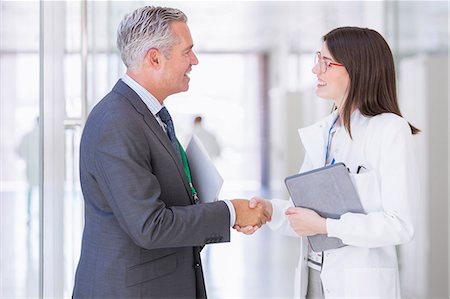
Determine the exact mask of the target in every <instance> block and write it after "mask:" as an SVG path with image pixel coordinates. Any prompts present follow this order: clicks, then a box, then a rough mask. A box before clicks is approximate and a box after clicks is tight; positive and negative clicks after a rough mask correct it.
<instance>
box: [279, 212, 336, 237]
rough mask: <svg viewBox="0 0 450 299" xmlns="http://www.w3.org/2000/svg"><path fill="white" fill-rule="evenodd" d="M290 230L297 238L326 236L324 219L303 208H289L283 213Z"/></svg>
mask: <svg viewBox="0 0 450 299" xmlns="http://www.w3.org/2000/svg"><path fill="white" fill-rule="evenodd" d="M285 214H286V216H287V217H288V219H289V223H290V224H291V227H292V229H293V230H294V231H295V232H296V233H297V235H299V236H314V235H317V234H324V235H326V234H327V233H328V232H327V223H326V219H325V218H322V217H320V215H319V214H317V213H316V212H315V211H313V210H310V209H305V208H289V209H287V210H286V212H285Z"/></svg>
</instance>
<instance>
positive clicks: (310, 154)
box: [238, 27, 419, 298]
mask: <svg viewBox="0 0 450 299" xmlns="http://www.w3.org/2000/svg"><path fill="white" fill-rule="evenodd" d="M312 71H313V73H314V74H315V75H316V76H317V85H316V94H317V95H318V96H319V97H321V98H324V99H331V100H333V101H334V105H335V108H336V109H335V110H334V112H332V113H331V115H329V116H328V117H326V118H325V119H323V120H320V121H319V122H317V123H316V124H314V125H312V126H310V127H307V128H303V129H301V130H299V133H300V137H301V140H302V143H303V145H304V147H305V150H306V154H305V159H304V162H303V165H302V167H301V170H300V173H302V172H306V171H309V170H312V169H316V168H320V167H323V166H327V165H332V164H334V163H337V162H343V163H344V164H345V165H346V166H347V168H348V169H349V171H350V173H351V174H350V175H351V177H352V180H353V183H354V185H355V188H356V190H357V192H358V195H359V198H360V201H361V203H362V206H363V208H364V212H365V213H364V214H362V213H350V212H348V213H345V214H343V215H341V217H340V219H330V218H323V217H321V216H319V215H318V214H317V213H316V212H315V211H313V210H310V209H305V208H301V207H293V205H292V202H291V201H290V200H289V201H286V200H277V199H273V200H266V199H263V198H261V197H254V198H252V200H251V202H250V205H251V206H256V205H257V204H263V205H264V207H265V208H266V210H267V211H268V213H270V214H271V215H272V221H271V222H270V223H269V226H270V227H271V228H272V229H273V230H275V231H279V232H282V233H285V234H288V235H291V236H300V238H301V249H300V250H301V252H300V259H299V264H298V269H297V272H296V276H295V277H296V278H295V279H296V280H295V283H296V297H297V298H299V297H300V298H305V297H306V298H400V297H401V295H400V282H399V270H398V262H397V253H396V245H400V244H404V243H407V242H409V241H410V240H411V239H412V238H413V235H414V227H413V224H412V219H411V214H412V212H411V203H412V202H415V201H416V198H417V196H419V189H418V188H419V179H418V173H417V170H416V163H415V162H416V158H415V154H414V148H413V135H414V134H417V133H418V132H419V130H418V129H417V128H415V127H414V126H412V125H411V124H409V123H408V122H407V121H406V120H405V119H404V118H403V117H402V115H401V113H400V110H399V106H398V103H397V94H396V83H395V68H394V60H393V56H392V53H391V50H390V48H389V46H388V44H387V43H386V41H385V39H384V38H383V37H382V36H381V35H380V34H379V33H378V32H376V31H375V30H371V29H367V28H358V27H341V28H336V29H334V30H332V31H330V32H329V33H327V34H326V35H325V36H324V37H323V45H322V49H321V51H320V52H317V53H316V55H315V65H314V68H313V69H312ZM257 229H258V228H257V227H250V226H248V227H238V230H239V231H241V232H244V233H247V234H252V233H254V232H255V231H256V230H257ZM317 234H324V235H327V236H329V237H336V238H339V239H341V240H342V242H343V243H344V244H345V245H347V246H344V247H340V248H336V249H330V250H325V251H324V252H314V251H312V249H311V247H310V246H309V245H308V242H307V238H306V237H307V236H313V235H317Z"/></svg>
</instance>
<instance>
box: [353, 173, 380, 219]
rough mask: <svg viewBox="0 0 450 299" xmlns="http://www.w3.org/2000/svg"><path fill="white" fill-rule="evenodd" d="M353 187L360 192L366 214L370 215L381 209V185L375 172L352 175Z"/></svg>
mask: <svg viewBox="0 0 450 299" xmlns="http://www.w3.org/2000/svg"><path fill="white" fill-rule="evenodd" d="M350 177H351V179H352V182H353V185H354V186H355V189H356V191H357V192H358V196H359V200H360V201H361V204H362V206H363V209H364V212H366V213H370V212H374V211H379V210H380V209H381V195H380V185H379V183H378V178H377V175H376V173H375V171H373V170H371V171H366V172H363V173H358V174H353V173H352V174H350Z"/></svg>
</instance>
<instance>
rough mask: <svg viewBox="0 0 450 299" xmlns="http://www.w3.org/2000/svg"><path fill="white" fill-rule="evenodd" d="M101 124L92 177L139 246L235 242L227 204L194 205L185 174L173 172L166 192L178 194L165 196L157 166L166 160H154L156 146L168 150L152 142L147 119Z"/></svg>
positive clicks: (118, 119)
mask: <svg viewBox="0 0 450 299" xmlns="http://www.w3.org/2000/svg"><path fill="white" fill-rule="evenodd" d="M101 122H102V123H101V124H100V125H99V126H98V128H99V129H98V131H97V132H96V138H95V139H94V140H96V141H95V146H94V147H93V153H91V154H92V155H93V163H94V165H93V167H92V168H91V171H92V173H91V174H92V175H93V176H95V180H96V181H97V183H98V186H99V188H100V190H101V193H102V194H103V195H104V196H105V198H106V201H107V202H108V205H109V206H110V209H111V213H112V214H114V216H115V217H116V218H117V219H118V222H119V224H120V226H121V227H122V229H123V230H124V231H125V232H126V233H127V234H128V235H129V236H130V238H131V239H132V240H133V241H134V242H135V243H136V244H137V245H139V246H141V247H143V248H147V249H154V248H167V247H184V246H201V245H204V244H206V243H215V242H225V241H229V240H230V227H229V225H230V219H229V217H230V215H229V210H228V207H227V206H226V204H225V203H224V202H214V203H209V204H199V205H192V204H191V203H190V198H189V195H188V194H187V193H186V190H185V188H184V185H183V184H182V178H180V174H179V173H174V172H173V171H171V172H168V173H167V176H171V179H172V177H173V186H170V188H168V187H167V186H165V190H172V189H173V190H175V191H173V192H166V194H165V195H164V194H162V186H161V185H160V180H159V178H158V176H157V175H156V174H155V173H154V171H153V167H152V164H153V162H155V161H156V159H159V158H160V157H153V156H152V151H151V146H158V147H160V148H163V146H162V145H161V144H158V142H157V138H156V137H154V136H153V137H154V138H153V141H151V140H150V141H149V136H150V137H151V134H150V135H149V132H145V129H143V123H144V122H143V121H142V119H136V117H134V118H133V117H130V118H127V117H124V115H121V116H120V117H118V116H117V115H112V114H111V115H109V116H106V117H104V118H103V119H102V120H101ZM147 129H148V127H147ZM150 139H151V138H150ZM151 142H153V144H152V143H151ZM155 144H156V145H155ZM153 152H154V151H153ZM159 152H161V153H164V150H159ZM165 154H167V155H168V153H167V151H166V152H165ZM172 169H173V167H172ZM159 175H160V174H159ZM166 181H167V178H166ZM166 185H167V184H166ZM163 196H165V197H166V199H169V202H170V204H167V200H164V198H162V197H163ZM168 197H170V198H168ZM174 197H175V198H174Z"/></svg>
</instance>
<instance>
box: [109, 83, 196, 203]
mask: <svg viewBox="0 0 450 299" xmlns="http://www.w3.org/2000/svg"><path fill="white" fill-rule="evenodd" d="M113 91H114V92H117V93H120V94H122V95H123V96H124V97H125V98H126V99H127V100H128V101H129V102H130V104H131V105H133V107H134V108H135V109H136V111H137V112H139V113H140V114H141V115H142V116H143V117H144V121H145V123H146V124H147V126H148V127H149V128H150V130H152V131H153V133H154V134H155V135H156V136H157V138H158V139H159V141H160V142H161V144H162V145H163V146H164V147H165V149H166V150H167V152H169V154H170V155H171V156H172V159H173V161H174V163H175V164H176V165H177V169H178V172H179V174H180V176H181V177H182V179H183V183H184V187H185V189H186V192H187V193H188V195H189V198H190V199H191V202H192V203H194V200H193V197H192V194H191V188H190V186H189V182H188V180H187V177H186V173H185V172H184V167H183V164H182V162H181V161H180V159H179V158H178V156H177V154H176V153H175V149H174V148H173V146H172V144H171V143H170V140H169V136H167V134H166V133H165V132H164V130H163V129H162V128H161V126H160V125H159V123H158V121H157V120H156V118H155V116H154V115H153V114H152V113H151V112H150V110H149V109H148V107H147V106H146V105H145V103H144V102H143V101H142V100H141V98H140V97H139V95H138V94H137V93H135V92H134V90H132V89H131V88H130V87H129V86H128V85H127V84H125V83H124V82H123V81H122V80H119V81H117V83H116V85H115V86H114V87H113Z"/></svg>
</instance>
